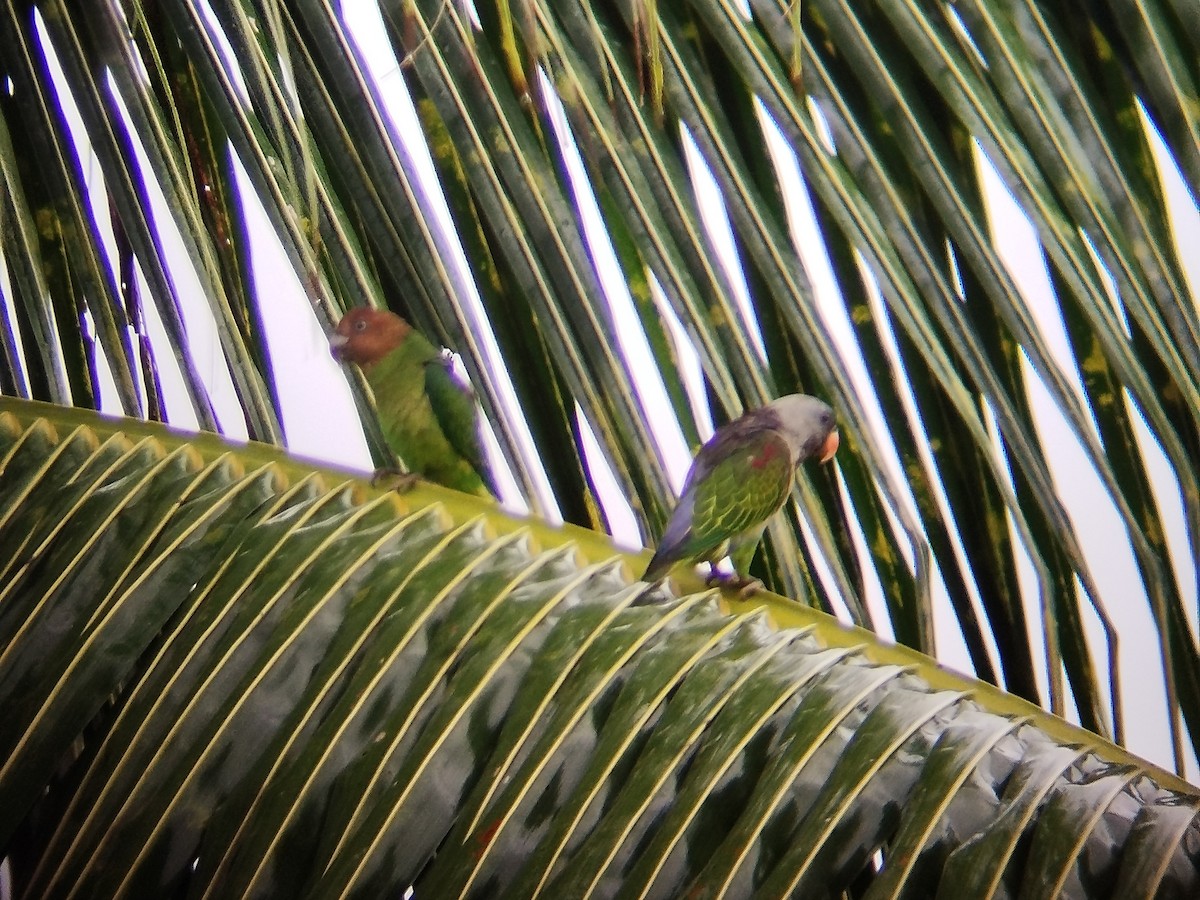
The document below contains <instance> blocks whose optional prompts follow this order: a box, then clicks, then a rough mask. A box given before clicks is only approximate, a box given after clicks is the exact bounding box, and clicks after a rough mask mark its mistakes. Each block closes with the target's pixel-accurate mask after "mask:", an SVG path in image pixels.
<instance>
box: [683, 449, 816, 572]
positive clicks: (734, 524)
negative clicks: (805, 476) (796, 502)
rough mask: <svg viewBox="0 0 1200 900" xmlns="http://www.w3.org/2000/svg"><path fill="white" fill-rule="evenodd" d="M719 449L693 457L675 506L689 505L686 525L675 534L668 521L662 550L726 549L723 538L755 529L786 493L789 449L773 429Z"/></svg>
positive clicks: (695, 554) (703, 553)
mask: <svg viewBox="0 0 1200 900" xmlns="http://www.w3.org/2000/svg"><path fill="white" fill-rule="evenodd" d="M719 449H720V450H722V451H723V452H722V453H721V454H720V456H719V458H716V459H714V460H713V461H712V462H711V463H710V462H709V460H706V459H705V458H704V457H703V454H702V455H701V456H700V457H698V458H697V460H696V467H695V469H694V471H693V474H692V477H691V478H690V479H689V482H688V484H687V486H685V488H684V492H683V497H681V498H680V502H679V508H680V509H681V510H684V511H686V510H687V509H688V508H689V507H690V512H691V516H690V519H691V521H690V523H689V527H688V528H687V530H686V532H684V533H683V534H681V535H678V536H677V537H676V536H675V535H672V534H671V531H672V529H671V527H670V526H668V529H667V533H666V534H665V535H664V536H663V543H664V547H663V550H665V551H666V552H665V554H664V555H669V556H670V557H671V558H673V559H680V560H682V559H693V560H701V559H708V558H709V557H710V556H716V555H718V551H720V553H724V552H727V548H726V542H728V541H734V540H736V539H737V538H738V537H740V536H742V535H744V534H746V533H752V532H754V531H756V530H758V529H759V528H760V527H761V526H762V525H763V523H764V522H766V520H767V519H769V518H770V517H771V515H773V514H774V513H775V512H776V511H777V510H778V509H779V508H780V507H781V506H783V503H784V501H785V500H787V498H788V495H789V494H790V493H791V490H792V479H793V478H794V477H795V470H794V469H793V466H792V462H791V453H790V451H789V449H788V445H787V441H785V440H784V439H783V437H782V436H780V435H779V434H777V433H776V432H773V431H760V432H759V433H757V434H755V435H754V436H753V437H752V438H751V439H750V440H748V441H746V442H745V443H743V444H742V445H741V446H739V447H736V448H730V447H728V445H726V446H724V447H721V448H719ZM672 524H674V523H672ZM672 537H675V538H676V539H675V540H671V538H672ZM672 545H673V546H672Z"/></svg>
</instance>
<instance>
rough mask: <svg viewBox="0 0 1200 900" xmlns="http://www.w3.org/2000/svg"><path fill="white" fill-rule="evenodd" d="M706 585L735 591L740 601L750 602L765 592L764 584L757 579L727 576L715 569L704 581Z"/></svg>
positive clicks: (736, 575)
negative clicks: (761, 592) (760, 592)
mask: <svg viewBox="0 0 1200 900" xmlns="http://www.w3.org/2000/svg"><path fill="white" fill-rule="evenodd" d="M704 583H705V584H706V585H707V586H708V587H716V588H720V589H721V590H723V591H734V592H735V593H736V594H737V596H738V599H739V600H749V599H750V598H751V597H753V596H754V595H755V594H757V593H758V592H759V591H761V590H764V585H763V583H762V582H761V581H759V580H758V579H757V578H750V577H748V576H747V577H743V576H741V575H738V574H737V573H734V574H732V575H726V574H725V573H724V572H720V571H717V570H715V569H714V570H713V571H712V572H710V573H709V575H708V577H707V578H706V579H704Z"/></svg>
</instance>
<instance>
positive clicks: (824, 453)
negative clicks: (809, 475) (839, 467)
mask: <svg viewBox="0 0 1200 900" xmlns="http://www.w3.org/2000/svg"><path fill="white" fill-rule="evenodd" d="M841 442H842V439H841V438H840V437H838V430H837V429H836V428H835V429H833V431H831V432H829V437H827V438H825V443H823V444H822V445H821V453H820V455H819V456H818V457H817V459H819V460H820V461H821V462H823V463H827V462H829V461H830V460H831V459H833V454H835V453H837V448H838V444H840V443H841Z"/></svg>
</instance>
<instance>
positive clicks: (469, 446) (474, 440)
mask: <svg viewBox="0 0 1200 900" xmlns="http://www.w3.org/2000/svg"><path fill="white" fill-rule="evenodd" d="M425 393H426V394H428V396H429V405H430V406H431V407H432V408H433V416H434V418H435V419H436V420H437V423H438V427H439V428H441V429H442V434H444V435H445V436H446V440H447V441H448V442H449V443H450V446H451V447H453V448H454V452H455V453H457V454H458V455H459V456H461V457H463V459H465V460H466V461H467V462H468V463H470V464H471V468H473V469H474V470H475V471H476V472H477V473H478V474H479V477H480V478H481V479H483V483H484V484H485V485H486V486H487V488H488V490H489V491H491V492H492V494H493V495H494V494H495V493H496V485H495V483H494V482H493V481H492V473H491V471H490V469H489V468H488V465H487V459H486V457H485V456H484V454H483V442H482V440H481V438H480V435H479V411H478V410H477V409H476V407H475V397H474V395H473V394H472V393H471V389H470V388H468V387H467V386H466V385H465V384H463V383H462V382H461V381H459V380H458V378H457V377H456V376H455V375H454V372H453V371H452V370H451V368H450V360H448V359H446V358H445V357H444V356H442V355H440V354H439V355H438V356H437V357H435V358H434V359H432V360H430V361H429V362H428V363H426V364H425Z"/></svg>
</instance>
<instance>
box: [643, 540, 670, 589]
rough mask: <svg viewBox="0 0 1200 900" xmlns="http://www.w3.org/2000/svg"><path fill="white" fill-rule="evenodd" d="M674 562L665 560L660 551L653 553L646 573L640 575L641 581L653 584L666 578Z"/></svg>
mask: <svg viewBox="0 0 1200 900" xmlns="http://www.w3.org/2000/svg"><path fill="white" fill-rule="evenodd" d="M674 564H675V563H674V561H673V560H670V559H667V558H666V556H665V555H664V554H663V552H662V549H661V548H660V549H658V550H655V551H654V556H652V557H650V565H648V566H646V571H645V573H644V574H643V575H642V581H647V582H651V583H653V582H655V581H658V580H659V579H660V578H663V577H665V576H666V574H667V573H668V572H670V571H671V567H672V566H673V565H674Z"/></svg>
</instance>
